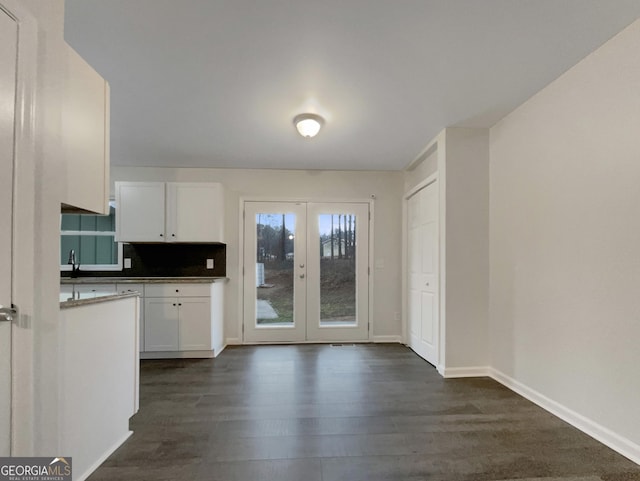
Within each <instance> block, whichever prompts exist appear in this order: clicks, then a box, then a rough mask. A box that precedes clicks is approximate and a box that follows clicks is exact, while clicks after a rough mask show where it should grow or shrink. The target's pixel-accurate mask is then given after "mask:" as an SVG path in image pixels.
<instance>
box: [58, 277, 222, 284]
mask: <svg viewBox="0 0 640 481" xmlns="http://www.w3.org/2000/svg"><path fill="white" fill-rule="evenodd" d="M227 279H228V278H227V277H89V276H87V277H61V278H60V284H174V283H183V284H185V283H186V284H210V283H212V282H220V281H225V280H227Z"/></svg>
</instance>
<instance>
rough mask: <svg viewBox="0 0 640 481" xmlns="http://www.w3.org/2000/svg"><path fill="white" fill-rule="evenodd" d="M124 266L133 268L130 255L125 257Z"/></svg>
mask: <svg viewBox="0 0 640 481" xmlns="http://www.w3.org/2000/svg"><path fill="white" fill-rule="evenodd" d="M124 268H125V269H131V259H130V258H129V257H125V258H124Z"/></svg>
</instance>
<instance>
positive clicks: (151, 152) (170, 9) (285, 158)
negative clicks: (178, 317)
mask: <svg viewBox="0 0 640 481" xmlns="http://www.w3.org/2000/svg"><path fill="white" fill-rule="evenodd" d="M638 17H640V1H639V0H606V1H603V0H173V1H170V0H66V26H65V31H66V39H67V41H68V42H69V44H71V45H72V46H73V47H74V48H75V49H76V50H77V51H78V52H79V53H80V54H81V55H82V56H83V57H84V58H85V59H86V60H87V61H88V62H89V63H91V64H92V65H93V66H94V68H95V69H96V70H97V71H98V72H99V73H100V74H101V75H102V76H104V77H105V78H106V79H107V80H108V81H109V83H110V84H111V142H112V145H111V159H112V163H113V164H116V165H144V166H185V167H236V168H286V169H366V170H375V169H382V170H396V169H401V168H403V167H404V166H406V164H408V163H409V162H410V161H411V160H412V159H413V158H414V157H415V156H416V155H417V154H418V153H419V152H420V151H421V150H422V149H423V147H425V145H426V144H427V142H428V141H429V140H430V139H431V138H432V137H434V136H435V135H436V134H437V133H438V132H439V131H440V130H442V129H443V128H444V127H446V126H478V127H488V126H491V125H492V124H494V123H495V122H496V121H497V120H499V119H500V118H501V117H503V116H504V115H505V114H506V113H508V112H510V111H511V110H513V109H514V108H515V107H516V106H518V105H519V104H521V103H522V102H523V101H525V100H526V99H527V98H528V97H530V96H531V95H533V94H534V93H536V92H537V91H539V90H540V89H541V88H543V87H544V86H545V85H546V84H548V83H549V82H551V81H552V80H553V79H555V78H557V77H558V76H559V75H560V74H562V73H563V72H564V71H566V70H567V69H568V68H570V67H571V66H572V65H574V64H576V63H577V62H578V61H579V60H580V59H581V58H583V57H584V56H586V55H587V54H588V53H589V52H591V51H593V50H595V49H596V48H597V47H599V46H600V45H602V44H603V43H604V42H605V41H606V40H608V39H609V38H611V37H612V36H613V35H615V34H616V33H617V32H619V31H620V30H622V29H623V28H624V27H625V26H627V25H629V24H630V23H632V22H633V21H634V20H635V19H636V18H638ZM306 111H312V112H317V113H319V114H321V115H323V116H324V117H325V119H326V124H325V127H324V129H323V130H322V131H321V132H320V134H319V135H318V137H316V138H315V139H312V140H305V139H303V138H301V137H300V136H299V135H298V134H297V133H296V131H295V129H294V127H293V124H292V119H293V117H294V116H295V115H296V114H298V113H301V112H306Z"/></svg>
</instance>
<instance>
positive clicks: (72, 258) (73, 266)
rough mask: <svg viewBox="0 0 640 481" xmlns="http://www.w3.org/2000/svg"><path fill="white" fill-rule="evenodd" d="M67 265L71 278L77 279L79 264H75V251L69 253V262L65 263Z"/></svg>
mask: <svg viewBox="0 0 640 481" xmlns="http://www.w3.org/2000/svg"><path fill="white" fill-rule="evenodd" d="M67 264H69V265H70V266H71V277H78V273H79V272H80V264H76V251H74V250H73V249H71V250H70V251H69V260H68V261H67Z"/></svg>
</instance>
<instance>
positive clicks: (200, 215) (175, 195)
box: [166, 182, 223, 242]
mask: <svg viewBox="0 0 640 481" xmlns="http://www.w3.org/2000/svg"><path fill="white" fill-rule="evenodd" d="M222 202H223V198H222V186H221V185H220V184H215V183H182V182H174V183H169V184H167V217H166V220H167V240H168V241H169V242H223V236H222V234H223V232H222V229H223V205H222Z"/></svg>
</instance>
